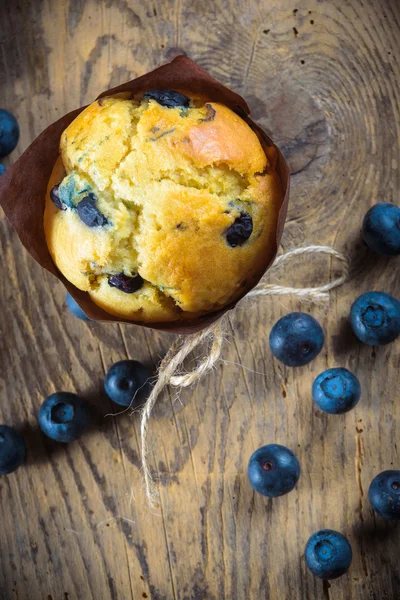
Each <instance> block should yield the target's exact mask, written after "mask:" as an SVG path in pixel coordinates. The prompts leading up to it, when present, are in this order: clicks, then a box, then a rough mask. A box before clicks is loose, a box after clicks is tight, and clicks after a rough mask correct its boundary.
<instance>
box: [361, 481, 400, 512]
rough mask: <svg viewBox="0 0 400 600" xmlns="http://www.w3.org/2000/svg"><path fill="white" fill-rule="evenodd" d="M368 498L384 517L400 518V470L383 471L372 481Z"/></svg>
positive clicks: (376, 510) (375, 509)
mask: <svg viewBox="0 0 400 600" xmlns="http://www.w3.org/2000/svg"><path fill="white" fill-rule="evenodd" d="M368 498H369V501H370V502H371V505H372V508H373V509H374V511H375V512H377V513H378V515H379V516H380V517H382V518H383V519H400V471H394V470H392V471H383V473H379V475H377V476H376V477H375V478H374V479H373V480H372V482H371V485H370V486H369V491H368Z"/></svg>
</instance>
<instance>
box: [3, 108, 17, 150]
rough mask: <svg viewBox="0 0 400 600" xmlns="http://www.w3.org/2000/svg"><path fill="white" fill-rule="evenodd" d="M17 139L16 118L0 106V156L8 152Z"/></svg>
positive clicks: (12, 148) (13, 146)
mask: <svg viewBox="0 0 400 600" xmlns="http://www.w3.org/2000/svg"><path fill="white" fill-rule="evenodd" d="M18 140H19V125H18V122H17V119H16V118H15V117H14V115H12V114H11V113H9V112H8V110H4V108H0V158H4V156H7V155H8V154H10V153H11V152H12V151H13V150H14V148H15V146H16V145H17V144H18Z"/></svg>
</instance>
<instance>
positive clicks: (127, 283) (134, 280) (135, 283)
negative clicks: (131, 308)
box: [108, 273, 144, 294]
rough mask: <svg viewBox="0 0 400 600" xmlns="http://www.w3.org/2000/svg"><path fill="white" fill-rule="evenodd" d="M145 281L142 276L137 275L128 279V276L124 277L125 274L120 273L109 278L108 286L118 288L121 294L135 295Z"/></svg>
mask: <svg viewBox="0 0 400 600" xmlns="http://www.w3.org/2000/svg"><path fill="white" fill-rule="evenodd" d="M143 283H144V279H142V277H140V275H136V276H135V277H128V275H124V274H123V273H118V275H112V276H111V277H109V278H108V285H111V287H116V288H117V289H118V290H121V292H125V294H134V293H135V292H137V291H138V290H140V288H141V287H142V286H143Z"/></svg>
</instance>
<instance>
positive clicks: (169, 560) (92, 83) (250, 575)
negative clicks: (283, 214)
mask: <svg viewBox="0 0 400 600" xmlns="http://www.w3.org/2000/svg"><path fill="white" fill-rule="evenodd" d="M0 23H1V31H0V105H1V106H2V107H5V108H8V109H10V110H12V111H13V112H14V113H15V114H16V116H17V117H18V119H19V122H20V125H21V140H20V143H19V146H18V149H17V151H16V152H14V154H13V155H12V157H11V160H15V158H16V157H17V156H18V155H19V153H21V152H22V151H23V149H25V148H26V147H27V146H28V144H29V143H30V142H31V141H32V139H33V138H34V137H35V136H36V135H38V134H39V133H40V132H41V131H42V129H44V127H45V126H46V125H48V124H50V123H51V122H52V121H53V120H55V119H56V118H57V117H59V116H60V115H62V114H63V113H65V112H67V111H69V110H72V109H73V108H75V107H77V106H79V105H82V104H84V103H88V102H90V101H91V100H92V99H93V98H94V97H95V96H96V95H97V94H98V93H99V92H100V91H101V90H103V89H104V88H106V87H107V86H109V87H112V86H115V85H117V84H119V83H122V82H123V81H125V80H127V79H130V78H132V77H134V76H137V75H141V74H143V73H144V72H146V71H148V70H150V69H153V68H155V67H156V66H158V65H159V64H161V63H163V62H165V61H167V60H169V59H171V58H172V57H173V56H175V55H176V54H179V53H182V52H185V53H186V54H188V55H189V56H190V57H191V58H193V59H194V60H196V61H197V62H198V63H199V64H200V65H202V66H203V67H205V68H206V69H208V70H209V71H210V73H211V74H212V75H214V76H215V77H217V78H218V79H220V80H221V81H222V82H223V83H224V84H226V85H229V86H231V87H232V88H234V89H235V90H237V91H238V92H239V93H241V94H243V95H244V96H245V97H246V99H248V101H249V104H250V106H251V108H252V116H253V117H254V119H255V120H257V121H258V122H259V123H260V124H261V125H262V126H263V127H264V128H265V129H266V130H267V131H268V132H269V133H270V134H271V136H272V137H273V139H274V140H275V141H276V142H277V143H278V144H279V145H280V147H281V149H282V150H283V152H284V154H285V156H286V157H287V159H288V161H289V163H290V166H291V168H292V171H293V177H292V189H293V191H292V196H291V205H290V208H289V215H288V220H287V225H286V229H285V232H284V238H283V244H282V246H283V248H284V249H288V248H292V247H294V246H299V245H302V244H309V243H316V244H331V245H333V246H334V247H335V248H337V249H340V250H344V251H346V252H348V254H349V255H350V257H351V261H352V267H351V273H352V278H351V281H350V282H349V283H348V284H347V285H346V286H345V287H344V288H342V289H341V290H340V292H339V293H338V294H337V295H336V296H335V297H332V300H331V302H330V304H329V306H327V307H317V306H312V307H306V310H309V311H310V312H312V314H313V315H314V316H316V317H317V318H318V319H319V320H320V321H321V323H322V324H323V326H324V329H325V333H326V344H325V347H324V350H323V352H322V353H321V355H320V356H319V357H318V359H317V360H315V361H314V362H313V363H312V364H311V365H309V366H307V367H304V368H302V369H287V368H284V367H283V366H282V365H280V364H278V363H277V362H276V361H274V360H272V357H271V354H270V351H269V348H268V334H269V331H270V329H271V327H272V325H273V323H274V322H275V321H276V320H277V319H278V318H279V317H280V316H282V315H283V314H285V313H286V312H288V311H290V310H294V309H299V308H300V305H299V304H298V303H297V302H296V301H294V300H291V299H290V298H284V299H279V300H278V299H273V298H270V299H265V300H261V301H260V302H257V303H254V304H252V305H251V306H248V305H245V306H244V307H242V308H241V309H240V310H238V311H237V313H236V315H235V316H234V317H233V318H232V323H231V330H230V331H229V332H228V336H227V343H226V345H225V350H224V358H225V362H224V363H221V364H220V366H219V368H218V369H217V370H216V371H215V373H214V374H213V375H212V376H209V377H208V378H207V379H206V380H204V382H203V383H202V384H201V385H199V386H197V387H196V388H195V389H193V390H190V391H186V392H184V393H183V394H182V395H181V397H180V399H177V398H176V396H175V393H174V391H173V390H171V391H170V393H169V394H166V395H165V396H164V397H163V399H162V401H161V402H160V405H159V406H158V408H157V409H156V413H155V415H154V418H153V420H152V423H151V444H152V465H153V468H154V470H155V472H156V474H157V475H158V477H159V478H160V482H161V509H160V511H158V512H157V514H152V513H151V512H150V511H149V509H148V508H147V505H146V503H145V501H144V497H143V490H142V487H141V478H140V461H139V445H138V437H139V432H138V429H139V427H138V425H139V424H138V418H137V416H133V417H131V416H129V415H128V414H122V415H119V416H114V417H113V416H105V415H106V414H107V413H113V412H117V411H116V410H115V407H114V406H112V405H111V403H110V402H109V401H108V400H107V399H106V398H105V397H104V394H103V392H102V378H103V375H104V371H105V369H107V367H109V366H110V365H111V364H112V363H113V362H114V361H116V360H118V359H122V358H126V357H131V358H136V359H138V360H143V361H144V362H146V363H148V364H149V365H150V366H151V367H152V368H154V367H155V366H156V364H157V363H158V360H159V358H160V357H162V356H163V354H164V353H165V351H166V349H167V348H168V347H169V345H170V344H171V342H172V340H173V336H170V335H166V334H157V333H154V332H150V331H146V330H144V329H140V328H137V327H133V326H118V325H113V324H109V325H101V324H96V323H90V324H89V325H86V324H83V323H81V322H79V321H77V320H76V319H74V318H73V317H72V316H71V315H70V314H68V312H67V310H66V308H65V306H64V290H63V289H62V287H61V285H60V284H59V283H58V282H56V281H55V280H54V278H52V277H51V276H50V275H48V274H46V273H44V271H42V270H41V269H40V267H38V266H37V265H36V264H35V263H34V261H33V260H32V259H31V258H30V257H29V256H28V255H27V253H26V252H25V251H24V250H23V249H22V247H21V245H20V244H19V242H18V240H17V237H16V235H15V233H14V232H13V231H12V230H11V228H10V226H9V225H8V224H7V222H6V221H5V220H4V218H3V219H2V220H1V221H0V244H1V248H0V251H1V256H2V269H3V270H2V277H1V279H0V290H1V294H0V303H1V314H2V318H1V320H0V333H1V335H0V364H1V371H0V394H1V406H0V418H1V421H3V422H5V423H7V424H9V425H13V426H15V427H17V428H18V429H19V430H21V431H22V432H23V433H24V435H25V438H26V440H27V445H28V460H27V463H26V465H25V466H23V467H22V468H20V469H19V470H18V471H17V472H16V473H14V474H11V475H9V476H7V477H2V478H1V479H0V507H1V523H2V525H1V528H0V597H1V599H2V600H3V599H4V600H9V599H14V598H18V599H19V600H25V599H29V600H68V599H69V600H75V599H83V600H89V599H91V598H93V599H95V600H103V599H104V600H108V599H112V600H117V599H118V600H120V599H121V600H125V599H130V598H132V599H134V600H137V599H142V598H152V599H154V600H161V599H162V600H169V599H179V600H205V599H207V600H221V599H223V598H227V599H232V600H252V599H259V598H266V599H268V600H283V599H285V600H286V599H290V600H297V599H299V600H310V599H318V600H319V599H324V600H329V599H330V600H365V599H369V600H390V599H392V598H397V597H399V596H400V576H399V573H398V554H399V550H400V540H399V527H397V526H396V524H394V525H393V524H387V523H385V522H383V521H381V520H379V519H378V518H375V517H374V515H373V513H372V511H371V509H370V506H369V503H368V499H367V490H368V486H369V483H370V481H371V479H372V478H373V477H374V476H375V475H376V474H377V473H378V472H379V471H381V470H383V469H388V468H391V467H392V466H393V468H396V467H397V468H400V456H399V454H398V447H397V443H396V441H397V439H398V438H399V435H400V404H399V397H400V383H399V378H398V369H399V366H400V352H399V348H400V346H399V343H394V344H391V345H389V346H387V347H382V348H376V349H373V348H369V347H364V346H361V345H360V344H358V343H357V342H356V341H355V339H354V338H353V337H352V335H351V333H350V330H349V325H348V313H349V308H350V305H351V302H352V301H353V299H354V298H355V297H356V296H357V295H358V294H359V293H361V292H363V291H367V290H371V289H376V290H379V289H380V290H384V291H387V292H390V293H392V294H394V295H395V296H397V297H400V282H399V278H398V276H397V273H398V269H399V264H400V263H399V260H398V259H385V258H376V257H374V256H372V255H371V254H370V253H369V252H368V251H367V250H366V249H365V247H364V246H363V245H362V243H361V241H360V235H359V230H360V223H361V220H362V217H363V215H364V213H365V211H366V210H367V208H368V207H369V206H370V205H372V204H373V203H375V202H377V201H380V200H387V201H391V202H394V203H399V188H400V185H399V184H400V181H399V157H400V151H399V127H400V91H399V81H400V74H399V70H400V67H399V65H400V35H399V27H400V6H399V3H398V1H397V0H318V1H316V0H299V2H298V3H294V2H291V1H289V0H282V1H280V2H274V1H273V0H264V1H261V0H218V1H213V2H211V0H201V1H200V0H190V1H189V0H152V1H149V2H139V0H104V1H101V0H86V1H84V0H53V1H50V0H46V1H45V0H37V1H34V0H32V1H28V0H2V2H1V3H0ZM8 160H9V159H8ZM6 162H7V161H6ZM27 185H29V181H27ZM333 268H334V266H333V265H327V264H326V263H325V262H324V261H320V259H318V260H317V261H315V264H314V261H309V262H308V263H307V264H304V263H303V264H298V265H293V266H292V267H291V268H288V269H286V271H285V273H284V274H283V275H282V277H283V278H284V280H285V281H286V282H287V283H289V282H290V284H297V285H301V284H303V285H304V284H306V285H308V284H309V283H316V282H317V281H321V280H322V279H323V280H325V278H326V277H327V273H328V271H329V272H333ZM336 365H338V366H339V365H341V366H346V367H348V368H350V369H352V370H353V371H354V372H356V373H357V375H358V377H359V379H360V381H361V384H362V390H363V393H362V400H361V401H360V403H359V405H358V406H357V407H356V409H355V410H353V411H352V412H350V413H349V414H347V415H345V416H338V417H333V416H327V415H325V414H322V413H321V412H320V411H318V410H316V408H315V407H314V406H313V403H312V400H311V383H312V381H313V379H314V377H315V376H316V375H317V374H318V373H319V372H320V371H321V370H323V369H324V368H327V367H332V366H336ZM61 389H64V390H70V391H76V392H77V393H79V394H82V395H83V396H85V397H87V398H88V400H89V401H90V402H91V405H92V407H93V415H94V424H93V427H92V429H91V431H90V432H89V433H88V434H87V435H85V436H84V437H83V438H82V439H81V440H80V441H78V442H75V443H73V444H70V445H68V446H60V445H57V444H53V443H52V442H50V441H49V440H46V439H45V438H44V437H43V436H42V435H41V434H40V432H39V430H38V426H37V421H36V416H37V412H38V408H39V406H40V404H41V402H42V400H43V398H44V397H45V396H46V395H48V394H49V393H51V392H53V391H55V390H61ZM269 442H278V443H282V444H285V445H287V446H289V447H290V448H292V449H293V450H294V451H295V452H296V454H297V456H298V458H299V460H300V463H301V466H302V476H301V479H300V482H299V485H298V487H297V488H296V490H295V491H293V492H292V493H290V494H288V495H287V496H285V497H282V498H281V499H278V500H276V501H273V502H272V501H270V500H267V499H264V498H262V497H261V496H258V495H255V494H254V493H253V492H252V491H251V489H250V486H249V484H248V482H247V475H246V467H247V461H248V458H249V456H250V454H251V453H252V452H253V451H254V450H255V449H256V448H257V447H258V446H260V445H262V444H264V443H269ZM322 527H329V528H333V529H338V530H340V531H342V532H343V533H345V534H346V535H347V536H348V537H349V539H350V541H351V543H352V546H353V552H354V560H353V565H352V568H351V570H350V572H349V573H348V574H347V575H346V576H344V577H343V578H341V579H340V580H337V581H334V582H331V583H330V584H327V583H325V584H323V583H322V582H321V581H318V580H316V579H314V578H313V577H312V576H311V575H310V573H308V572H307V570H306V568H305V564H304V560H303V552H304V546H305V543H306V541H307V539H308V537H309V535H310V534H311V533H312V532H313V531H315V530H316V529H318V528H322Z"/></svg>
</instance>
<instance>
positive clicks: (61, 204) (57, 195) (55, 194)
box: [50, 184, 67, 210]
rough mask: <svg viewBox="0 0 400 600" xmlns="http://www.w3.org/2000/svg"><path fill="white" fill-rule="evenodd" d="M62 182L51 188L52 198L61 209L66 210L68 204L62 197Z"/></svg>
mask: <svg viewBox="0 0 400 600" xmlns="http://www.w3.org/2000/svg"><path fill="white" fill-rule="evenodd" d="M59 188H60V184H58V185H54V186H53V187H52V188H51V190H50V200H51V201H52V202H53V204H55V205H56V206H57V208H59V209H60V210H66V208H67V207H66V205H65V204H64V202H63V201H62V200H61V198H60V190H59Z"/></svg>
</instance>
